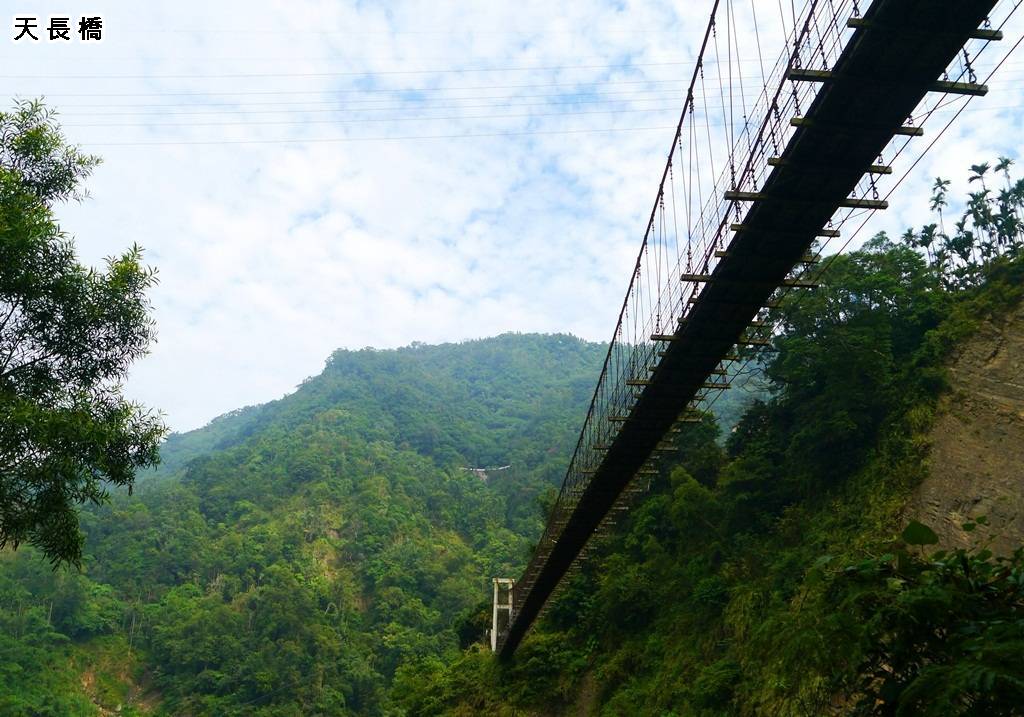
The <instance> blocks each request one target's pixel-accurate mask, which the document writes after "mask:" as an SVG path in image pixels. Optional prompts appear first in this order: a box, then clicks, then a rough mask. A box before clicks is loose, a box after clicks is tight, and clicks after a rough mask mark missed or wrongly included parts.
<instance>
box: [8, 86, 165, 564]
mask: <svg viewBox="0 0 1024 717" xmlns="http://www.w3.org/2000/svg"><path fill="white" fill-rule="evenodd" d="M98 163H99V159H98V158H96V157H93V156H89V155H85V154H82V153H81V152H80V151H79V150H78V149H77V148H75V147H72V146H68V145H67V144H66V142H65V139H64V137H63V135H62V134H61V132H60V129H59V127H58V125H57V123H56V121H55V119H54V116H53V113H52V112H51V111H49V110H47V109H46V108H45V107H44V106H42V105H41V104H40V103H38V102H22V103H19V104H17V105H16V106H15V108H14V109H13V110H12V111H11V112H6V113H0V547H4V546H6V545H7V544H11V545H13V546H14V547H15V548H16V547H17V546H18V545H19V544H21V543H24V542H28V543H31V544H33V545H36V546H37V547H39V548H40V549H41V550H42V551H43V553H44V554H45V555H46V556H47V557H48V558H49V559H50V560H51V562H53V563H54V564H55V565H57V564H59V563H62V562H70V563H74V564H78V563H79V561H80V559H81V555H82V543H83V538H82V534H81V532H80V530H79V525H78V514H77V512H76V506H77V505H78V504H80V503H84V502H86V501H91V502H94V503H99V502H100V501H102V500H103V499H105V498H106V484H108V483H109V484H113V485H116V486H127V487H128V488H129V490H130V489H131V486H132V483H133V480H134V475H135V471H136V470H137V469H138V468H141V467H145V466H151V465H154V464H156V463H157V462H158V460H159V452H158V445H159V442H160V440H161V438H162V437H163V435H164V434H165V433H166V428H165V426H164V425H163V422H162V421H161V419H160V417H159V416H158V415H155V414H154V413H153V412H151V411H149V410H147V409H145V408H143V407H142V406H140V405H138V404H135V403H132V402H129V401H127V400H126V399H125V398H124V397H123V395H122V390H121V384H120V381H121V380H122V379H123V377H124V376H125V374H126V372H127V370H128V368H129V366H131V364H132V362H134V361H135V360H136V359H138V358H139V357H141V356H142V355H144V354H145V353H146V351H147V350H148V347H149V345H150V343H151V342H152V341H153V339H154V324H153V320H152V318H151V312H152V308H151V305H150V303H149V300H148V298H147V296H146V291H147V290H148V289H149V288H150V287H152V286H153V285H154V284H155V282H156V274H155V271H154V270H153V269H150V268H147V267H144V266H143V265H142V264H141V259H142V251H141V249H139V248H138V247H137V246H133V247H132V248H131V249H129V250H128V251H126V252H125V253H124V254H122V255H121V256H118V257H112V258H109V259H107V261H106V267H105V269H103V270H97V269H91V268H86V267H84V266H82V265H81V264H80V263H79V262H78V259H77V257H76V255H75V250H74V244H73V242H72V240H71V239H70V238H69V237H68V236H67V235H66V234H65V233H64V232H63V231H62V230H61V228H60V227H59V226H58V224H57V222H56V219H55V217H54V213H53V207H54V205H55V204H57V203H59V202H62V201H66V200H67V199H76V200H81V199H82V198H84V196H85V193H84V191H83V190H82V189H81V183H82V181H83V180H84V179H85V178H86V177H88V176H89V174H90V173H91V172H92V170H93V169H94V168H95V167H96V165H97V164H98Z"/></svg>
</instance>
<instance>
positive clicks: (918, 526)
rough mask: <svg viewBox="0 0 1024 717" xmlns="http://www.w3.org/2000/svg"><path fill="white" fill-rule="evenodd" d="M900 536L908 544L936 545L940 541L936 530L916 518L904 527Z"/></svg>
mask: <svg viewBox="0 0 1024 717" xmlns="http://www.w3.org/2000/svg"><path fill="white" fill-rule="evenodd" d="M900 537H902V538H903V542H904V543H906V544H907V545H935V544H936V543H938V542H939V536H937V535H936V534H935V531H934V530H932V529H931V528H929V527H928V526H927V525H925V524H924V523H919V522H917V521H916V520H912V521H910V525H908V526H907V527H906V528H904V529H903V533H902V535H901V536H900Z"/></svg>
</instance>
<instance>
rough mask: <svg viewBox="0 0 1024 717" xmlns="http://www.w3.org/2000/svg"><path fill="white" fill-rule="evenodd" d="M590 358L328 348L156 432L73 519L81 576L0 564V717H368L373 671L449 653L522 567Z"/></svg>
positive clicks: (594, 367) (379, 675)
mask: <svg viewBox="0 0 1024 717" xmlns="http://www.w3.org/2000/svg"><path fill="white" fill-rule="evenodd" d="M604 351H605V349H604V347H603V346H601V345H599V344H592V343H587V342H584V341H580V340H578V339H576V338H573V337H571V336H564V335H562V336H537V335H511V334H510V335H504V336H499V337H496V338H493V339H487V340H482V341H472V342H467V343H462V344H450V345H443V346H422V345H413V346H410V347H408V348H403V349H399V350H397V351H375V350H371V349H365V350H362V351H338V352H336V353H335V354H334V355H333V356H331V358H330V359H329V361H328V362H327V366H326V368H325V370H324V372H323V373H322V374H321V375H319V376H317V377H314V378H311V379H309V380H307V381H306V382H304V383H303V384H302V385H301V386H299V387H298V389H297V390H296V391H295V392H294V393H293V394H291V395H289V396H287V397H285V398H283V399H281V400H279V401H275V402H273V403H270V404H267V405H264V406H259V407H253V408H248V409H244V410H241V411H237V412H235V413H232V414H230V415H227V416H224V417H221V418H219V419H217V420H215V421H213V422H212V423H211V424H210V425H209V426H207V427H206V428H203V429H201V430H198V431H193V432H191V433H188V434H184V435H178V436H172V437H171V438H170V439H169V440H168V441H167V443H166V446H165V447H164V456H165V459H164V460H165V462H164V467H163V469H162V471H161V473H160V474H159V476H156V477H144V478H143V479H142V480H141V483H140V484H139V487H140V490H139V491H137V492H136V495H135V496H134V497H128V496H125V495H116V496H114V500H113V501H112V502H111V503H110V504H109V505H107V506H103V507H99V508H95V509H93V510H91V511H88V512H87V513H86V514H85V515H84V516H83V527H84V528H85V532H86V538H87V543H86V544H87V557H86V561H85V569H84V572H83V574H81V575H78V574H75V572H74V571H61V572H56V573H54V572H52V571H51V570H50V568H49V566H48V565H47V564H46V563H45V562H44V561H42V560H41V559H40V558H39V556H37V555H35V554H33V552H32V551H30V550H27V549H22V550H19V551H18V552H17V553H16V554H10V553H6V554H4V555H3V560H2V563H0V595H2V596H3V599H2V600H0V620H2V621H3V627H4V629H3V630H2V632H0V640H2V641H3V644H2V647H0V677H2V678H3V680H4V683H5V684H6V685H7V689H5V690H4V691H3V692H2V693H0V713H2V714H5V715H6V714H26V715H30V714H31V715H37V714H53V715H66V714H93V709H92V707H91V704H90V702H91V700H95V701H96V702H97V703H98V704H100V705H102V706H103V707H105V708H113V707H115V706H117V704H123V705H127V707H126V710H127V712H122V713H131V711H132V710H136V711H142V710H143V709H144V706H145V705H146V704H152V705H158V711H160V712H161V713H164V714H209V715H225V714H263V713H265V714H275V715H279V714H295V715H309V714H368V715H369V714H385V713H388V712H389V707H388V705H389V699H388V696H387V694H386V688H387V685H388V683H389V681H390V678H391V675H392V674H393V672H394V670H395V669H396V667H397V666H398V665H399V664H401V663H403V662H407V661H409V660H410V659H413V658H416V659H419V658H423V657H426V656H428V655H434V656H441V655H444V654H447V653H450V652H451V651H453V650H457V649H458V647H459V634H458V633H459V629H460V627H461V626H462V625H463V622H464V619H465V617H466V616H467V615H469V614H470V613H471V612H472V611H473V610H474V609H475V608H476V607H477V606H478V605H479V603H480V602H481V601H483V600H486V598H487V596H488V587H489V580H490V578H491V577H492V576H495V575H512V574H515V573H516V572H517V571H518V570H519V569H520V567H521V565H522V564H523V562H524V561H525V559H526V558H527V556H528V554H529V549H530V544H531V540H534V539H535V536H536V535H538V534H539V532H540V530H541V528H542V525H543V521H542V511H541V510H540V508H539V507H538V503H537V497H538V495H539V494H540V493H541V492H542V490H543V489H544V488H545V486H554V485H556V484H557V482H558V481H560V479H561V477H562V471H563V470H564V461H565V456H567V455H568V454H569V452H570V450H571V447H572V445H573V443H574V441H575V439H576V433H577V431H578V428H579V421H580V418H581V416H582V415H583V413H584V412H585V410H586V404H587V402H588V401H589V399H590V393H591V392H592V390H593V381H594V376H595V375H596V373H597V371H598V370H599V367H600V362H601V361H602V360H603V358H604ZM503 466H510V467H509V468H506V469H504V470H493V471H491V472H489V473H487V474H485V475H486V480H485V479H483V478H482V477H481V475H480V474H478V473H475V472H472V471H469V470H466V469H467V468H476V467H484V468H501V467H503ZM549 490H550V488H549ZM83 684H85V689H83V688H82V685H83ZM139 684H141V685H142V686H141V687H138V685H139ZM143 693H145V694H143Z"/></svg>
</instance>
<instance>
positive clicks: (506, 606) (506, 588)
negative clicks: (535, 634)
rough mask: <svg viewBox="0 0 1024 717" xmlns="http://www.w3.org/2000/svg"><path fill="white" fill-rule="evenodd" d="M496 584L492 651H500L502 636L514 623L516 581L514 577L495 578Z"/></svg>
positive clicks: (491, 634) (491, 635)
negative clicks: (514, 589)
mask: <svg viewBox="0 0 1024 717" xmlns="http://www.w3.org/2000/svg"><path fill="white" fill-rule="evenodd" d="M491 582H492V583H493V585H494V602H493V603H492V608H491V632H490V638H491V652H497V651H498V645H499V644H500V641H501V640H500V638H502V637H503V636H504V635H505V633H507V632H508V627H509V625H510V624H511V623H512V613H513V610H514V606H513V604H512V603H513V600H514V598H513V595H514V593H513V590H512V589H513V588H514V587H515V585H516V581H515V580H514V579H513V578H494V580H492V581H491Z"/></svg>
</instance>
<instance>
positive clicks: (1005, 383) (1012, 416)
mask: <svg viewBox="0 0 1024 717" xmlns="http://www.w3.org/2000/svg"><path fill="white" fill-rule="evenodd" d="M950 378H951V382H952V387H953V391H952V393H951V395H950V396H948V397H947V398H946V399H945V400H944V401H943V404H942V406H941V409H940V413H939V416H938V418H937V419H936V422H935V426H934V428H933V430H932V449H931V458H930V465H929V476H928V478H926V479H925V480H924V482H922V484H921V485H920V486H919V487H918V489H917V490H916V491H915V493H914V495H913V496H912V498H911V500H910V502H909V503H908V505H907V514H908V515H909V516H913V517H915V518H917V519H918V520H920V521H922V522H924V523H926V524H927V525H929V526H930V527H931V528H933V529H934V530H935V532H936V533H937V534H938V535H939V540H940V545H941V547H943V548H951V547H970V546H977V545H988V547H990V548H991V549H992V550H994V551H995V552H996V553H1002V554H1006V553H1009V552H1012V551H1013V550H1014V549H1015V548H1017V547H1020V546H1021V545H1022V544H1024V306H1019V307H1017V309H1016V310H1014V311H1012V312H1010V313H1009V315H1007V316H1006V317H1005V318H1003V319H1000V320H990V321H986V322H985V324H984V325H983V327H982V328H981V330H980V331H978V333H977V334H975V335H974V336H973V337H972V338H971V339H970V340H968V341H967V342H966V343H965V344H964V345H963V346H962V347H960V348H959V349H958V350H957V352H956V354H955V356H954V359H953V362H952V365H951V366H950ZM981 515H984V516H986V517H987V518H988V520H989V526H988V527H987V528H986V527H984V526H978V530H976V531H974V532H966V531H964V530H963V529H962V527H961V525H962V524H963V523H964V522H965V521H966V520H967V519H968V518H972V517H977V516H981Z"/></svg>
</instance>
